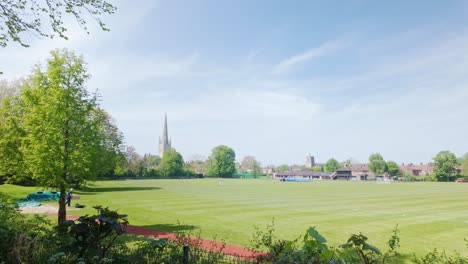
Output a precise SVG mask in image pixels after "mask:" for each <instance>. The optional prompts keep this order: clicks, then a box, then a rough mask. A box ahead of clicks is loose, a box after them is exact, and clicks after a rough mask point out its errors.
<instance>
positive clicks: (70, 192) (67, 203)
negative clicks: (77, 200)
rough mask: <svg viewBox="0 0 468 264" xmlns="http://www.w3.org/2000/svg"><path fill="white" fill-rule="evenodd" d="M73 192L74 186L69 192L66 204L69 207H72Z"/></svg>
mask: <svg viewBox="0 0 468 264" xmlns="http://www.w3.org/2000/svg"><path fill="white" fill-rule="evenodd" d="M72 194H73V188H71V189H70V191H69V192H68V193H67V202H66V203H65V204H66V205H68V207H70V203H71V199H72Z"/></svg>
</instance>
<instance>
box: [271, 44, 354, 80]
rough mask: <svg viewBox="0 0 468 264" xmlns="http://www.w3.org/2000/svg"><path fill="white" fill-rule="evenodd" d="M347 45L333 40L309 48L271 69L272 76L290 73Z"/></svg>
mask: <svg viewBox="0 0 468 264" xmlns="http://www.w3.org/2000/svg"><path fill="white" fill-rule="evenodd" d="M346 45H347V43H346V42H342V40H341V39H340V40H334V41H329V42H325V43H323V44H322V45H320V46H318V47H316V48H311V49H309V50H307V51H305V52H303V53H300V54H296V55H293V56H291V57H289V58H287V59H285V60H283V61H281V62H280V63H278V64H277V65H275V66H274V67H273V71H272V73H273V74H286V73H289V72H291V71H292V70H293V69H294V68H297V67H299V65H301V64H304V63H306V62H309V61H312V60H314V59H317V58H320V57H324V56H327V55H330V54H332V53H334V52H336V51H338V50H341V49H343V48H344V47H346Z"/></svg>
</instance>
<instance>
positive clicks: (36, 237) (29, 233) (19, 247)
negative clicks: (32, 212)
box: [0, 200, 50, 263]
mask: <svg viewBox="0 0 468 264" xmlns="http://www.w3.org/2000/svg"><path fill="white" fill-rule="evenodd" d="M49 226H50V222H49V221H48V220H47V219H45V218H44V217H41V216H38V215H36V216H34V217H26V216H25V215H22V214H20V212H19V208H18V206H17V205H16V203H11V202H10V201H7V200H0V241H2V242H1V244H0V245H1V246H0V260H3V261H7V263H32V262H31V259H32V258H33V257H34V254H35V253H36V252H37V251H40V249H41V248H43V245H42V247H41V243H44V242H45V241H47V239H44V238H47V237H48V233H49V232H50V229H49V228H48V227H49Z"/></svg>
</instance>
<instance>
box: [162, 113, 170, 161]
mask: <svg viewBox="0 0 468 264" xmlns="http://www.w3.org/2000/svg"><path fill="white" fill-rule="evenodd" d="M170 147H171V141H170V139H169V134H168V133H167V114H166V113H164V127H163V133H162V137H160V138H159V156H161V158H162V156H163V155H164V151H165V150H166V149H168V148H170Z"/></svg>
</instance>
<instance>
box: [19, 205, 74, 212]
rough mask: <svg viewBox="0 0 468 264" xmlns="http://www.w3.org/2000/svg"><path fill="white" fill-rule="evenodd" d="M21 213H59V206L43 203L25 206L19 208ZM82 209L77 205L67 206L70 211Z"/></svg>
mask: <svg viewBox="0 0 468 264" xmlns="http://www.w3.org/2000/svg"><path fill="white" fill-rule="evenodd" d="M19 209H20V211H21V213H23V214H49V215H53V214H57V213H58V206H55V205H50V204H43V205H41V206H25V207H20V208H19ZM76 210H80V209H79V208H75V207H67V212H68V211H76Z"/></svg>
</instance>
